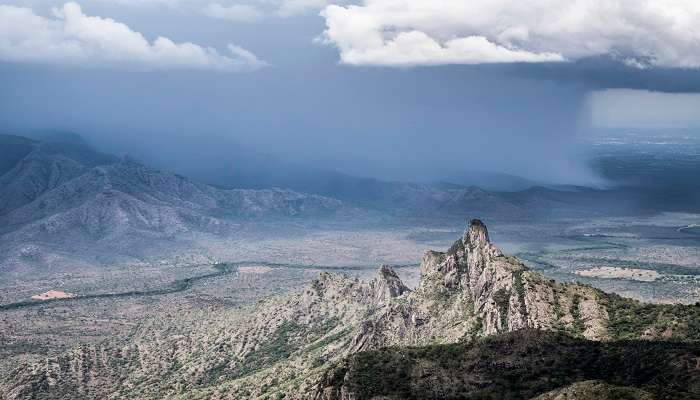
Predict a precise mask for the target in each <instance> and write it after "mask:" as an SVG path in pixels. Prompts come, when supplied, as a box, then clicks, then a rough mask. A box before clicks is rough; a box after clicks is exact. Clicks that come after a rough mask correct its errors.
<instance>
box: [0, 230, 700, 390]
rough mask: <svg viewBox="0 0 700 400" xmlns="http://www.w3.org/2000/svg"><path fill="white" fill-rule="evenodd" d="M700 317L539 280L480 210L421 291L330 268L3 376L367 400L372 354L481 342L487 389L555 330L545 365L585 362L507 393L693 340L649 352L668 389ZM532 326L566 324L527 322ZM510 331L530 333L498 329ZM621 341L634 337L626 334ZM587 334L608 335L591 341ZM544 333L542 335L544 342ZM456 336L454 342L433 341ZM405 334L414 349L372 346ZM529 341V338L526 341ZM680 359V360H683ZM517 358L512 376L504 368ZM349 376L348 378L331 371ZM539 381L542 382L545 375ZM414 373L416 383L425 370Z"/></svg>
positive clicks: (50, 383) (681, 377)
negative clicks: (274, 291) (260, 295)
mask: <svg viewBox="0 0 700 400" xmlns="http://www.w3.org/2000/svg"><path fill="white" fill-rule="evenodd" d="M699 323H700V307H697V306H683V305H651V304H642V303H639V302H636V301H633V300H628V299H623V298H620V297H618V296H614V295H609V294H606V293H604V292H601V291H599V290H596V289H594V288H592V287H589V286H583V285H577V284H559V283H556V282H554V281H551V280H548V279H545V278H544V277H542V276H541V275H539V274H538V273H536V272H534V271H532V270H530V269H529V268H528V267H527V266H525V265H524V264H522V263H521V262H520V261H519V260H517V259H516V258H514V257H509V256H506V255H504V254H503V253H502V252H501V251H500V250H499V249H498V248H496V247H495V246H494V245H493V244H492V243H491V242H490V241H489V236H488V231H487V229H486V227H485V225H484V224H483V223H481V222H480V221H478V220H474V221H472V222H471V223H470V225H469V226H468V228H467V230H466V231H465V233H464V235H463V237H462V238H460V239H458V240H457V241H456V242H455V244H454V245H453V246H452V248H451V249H450V250H449V251H447V252H445V253H439V252H428V253H426V255H425V256H424V258H423V260H422V263H421V280H420V283H419V285H418V287H416V288H415V289H410V288H408V287H406V286H405V285H404V284H403V283H402V282H401V280H400V279H399V277H398V276H397V275H396V273H395V272H394V271H393V270H392V269H391V268H389V267H386V266H384V267H381V268H380V269H379V270H378V273H377V276H376V277H375V278H374V279H373V280H372V281H369V282H365V281H361V280H358V279H356V278H350V277H347V276H343V275H337V274H329V273H325V272H324V273H321V274H320V276H319V277H318V279H316V280H315V281H314V282H312V283H311V285H309V286H308V287H307V289H306V290H304V291H303V292H301V293H296V294H291V295H288V296H284V297H275V298H271V299H269V300H267V301H264V302H261V303H259V304H257V305H256V306H253V307H250V308H247V309H245V310H243V311H242V312H241V311H238V310H223V311H219V312H217V313H213V314H211V313H206V312H201V313H196V312H195V314H193V315H188V316H187V318H184V316H180V317H177V316H171V317H169V318H161V319H155V320H152V321H151V322H149V323H147V324H144V325H143V326H141V327H140V328H139V329H138V330H137V331H136V332H135V333H134V335H133V337H132V338H131V341H130V344H129V345H127V346H124V347H119V348H114V347H110V346H109V344H104V345H102V346H94V345H93V346H88V345H85V346H81V347H79V348H76V349H75V350H74V351H72V352H70V353H67V354H64V355H62V356H59V357H52V358H49V359H47V360H46V362H43V363H38V364H25V365H22V366H19V367H18V368H17V370H16V371H15V373H14V374H12V376H10V377H7V378H6V379H5V380H4V381H3V382H2V384H1V385H0V387H2V388H4V393H5V395H6V397H7V398H8V399H17V398H25V397H26V396H30V395H31V396H34V397H33V398H53V399H68V398H71V399H74V398H84V399H92V398H141V399H156V398H164V397H167V398H182V399H185V398H187V399H239V398H257V397H262V398H287V399H308V398H313V397H314V396H327V398H358V399H359V398H369V397H364V396H363V395H361V393H358V394H357V396H358V397H352V396H350V397H343V396H340V397H337V396H336V394H334V393H338V391H340V393H343V388H342V385H343V383H341V382H346V381H347V383H348V384H350V385H354V384H355V383H357V384H358V385H360V386H362V384H361V382H362V380H361V379H364V378H362V377H367V376H368V375H369V376H374V377H372V378H371V379H376V380H379V381H382V380H386V379H390V378H389V377H383V376H382V375H381V374H380V375H376V374H375V372H376V371H377V370H378V368H379V371H380V372H381V371H382V370H381V368H383V367H381V366H378V365H375V364H374V360H375V358H373V357H374V356H372V354H380V355H381V354H388V356H387V357H388V358H387V360H389V361H390V362H392V363H400V362H403V361H401V360H404V361H405V360H408V359H407V358H405V357H403V356H402V354H411V357H416V359H421V360H422V359H423V358H425V359H426V362H433V361H435V360H433V361H431V359H430V357H433V355H437V356H439V355H440V354H444V353H445V352H448V353H449V352H454V351H456V350H455V349H466V350H465V351H466V353H465V354H466V355H464V357H465V358H454V357H450V358H451V359H454V362H457V363H459V365H457V367H459V368H471V367H469V365H471V364H469V363H473V362H477V361H475V360H474V359H473V358H472V357H471V356H468V355H469V354H471V355H473V356H474V357H477V358H479V359H481V358H480V357H482V356H481V354H484V357H487V358H488V357H490V359H491V360H492V361H489V362H488V363H487V364H486V365H487V366H488V365H492V366H494V367H493V368H495V369H493V368H492V367H489V368H492V369H490V370H486V371H485V372H479V371H481V370H477V371H476V372H474V373H475V374H476V375H474V376H475V377H476V378H475V379H476V381H475V382H472V383H469V382H466V383H465V385H466V386H464V388H469V387H472V386H469V385H482V386H483V387H492V388H494V390H496V391H495V392H493V393H502V392H499V391H498V390H500V389H498V386H497V385H496V386H494V385H495V382H500V381H502V379H506V380H507V379H521V378H518V376H520V375H518V374H522V373H523V371H529V369H528V366H527V363H523V364H517V368H515V369H511V368H510V367H508V368H505V367H504V368H505V369H504V368H501V367H500V366H501V365H505V366H508V365H509V364H508V362H510V361H508V359H507V357H506V356H507V355H508V354H516V353H512V352H513V351H515V350H517V349H518V348H519V347H518V346H521V347H522V348H523V349H524V350H523V352H525V354H524V355H527V354H532V357H533V359H537V354H541V353H542V352H543V351H546V350H547V349H548V347H547V346H548V345H547V343H549V342H550V341H551V342H553V346H554V347H552V348H551V349H550V350H552V349H554V348H558V349H560V352H559V353H552V355H551V357H552V363H554V364H551V363H549V362H548V361H547V360H546V359H545V360H544V361H541V360H540V361H538V362H544V363H545V364H544V365H545V366H548V365H550V364H551V365H552V366H556V365H559V364H557V363H566V360H568V359H570V358H571V357H574V358H576V357H579V358H580V359H581V360H588V361H589V362H590V363H591V364H588V366H585V365H584V366H583V367H581V368H583V369H577V368H579V367H578V366H576V365H574V366H571V368H569V369H561V370H559V369H557V368H552V369H551V371H552V372H551V373H548V372H547V371H546V369H537V370H534V371H539V372H537V373H539V374H541V376H540V375H536V376H530V377H529V378H527V379H526V378H522V380H523V382H522V384H523V385H524V386H523V388H531V389H528V390H530V392H527V391H525V389H523V392H522V393H523V394H522V395H520V396H514V397H513V398H524V397H523V396H524V395H525V394H528V395H533V396H534V395H538V394H544V393H545V392H546V391H549V390H553V389H556V388H557V387H558V386H557V385H561V386H563V385H565V384H568V383H574V382H577V381H583V380H591V379H600V378H601V377H600V376H599V375H596V374H594V373H590V372H591V371H595V370H598V369H599V367H598V366H605V368H606V369H605V370H606V371H608V370H609V371H612V370H615V369H621V370H624V368H625V367H626V366H627V365H628V364H629V363H630V362H632V361H630V359H629V358H630V357H632V355H635V352H637V351H638V350H639V348H640V347H645V345H644V344H640V343H642V342H639V340H661V339H663V340H668V339H671V340H673V341H676V342H687V344H678V343H677V344H663V343H660V344H653V345H652V346H649V347H646V348H647V351H648V352H649V357H650V358H649V360H650V361H649V362H650V363H651V361H652V360H653V362H654V363H657V361H658V362H659V363H661V364H658V365H661V366H663V365H666V364H663V363H670V364H669V365H674V368H679V369H678V374H675V373H673V374H671V375H672V376H671V377H670V378H669V380H668V381H667V380H666V379H665V378H663V379H662V378H659V379H662V382H659V385H661V387H662V389H658V388H651V389H650V390H652V389H653V390H652V391H656V390H657V389H658V390H665V389H663V388H665V387H667V386H668V385H670V386H669V387H671V389H673V390H676V389H674V388H676V386H677V385H681V384H683V383H684V382H686V383H687V382H690V383H692V385H691V386H687V387H688V389H687V390H693V392H692V393H693V394H697V393H698V392H697V383H696V382H697V380H698V370H697V367H696V366H695V364H693V361H692V360H694V359H696V358H697V353H698V345H697V343H698V340H700V336H699V335H700V326H698V324H699ZM532 329H537V330H540V331H542V332H555V333H558V334H557V335H550V334H545V333H527V332H528V331H529V330H532ZM515 331H522V332H524V333H522V334H515V335H510V336H503V337H499V336H498V335H502V334H504V333H508V332H515ZM533 335H534V336H533ZM533 337H534V338H536V340H534V339H533V340H531V338H533ZM483 338H492V339H487V340H486V341H484V339H483ZM519 338H521V339H519ZM537 338H539V339H537ZM623 339H624V340H629V341H631V342H619V341H620V340H623ZM591 340H592V341H596V342H604V343H610V344H609V345H608V344H591V342H590V341H591ZM460 343H475V345H474V346H476V347H459V346H466V345H462V344H460ZM518 343H519V344H518ZM537 343H544V345H543V346H544V347H539V348H537V346H538V344H537ZM643 343H647V342H643ZM650 343H654V342H650ZM450 344H455V345H454V346H452V347H449V346H448V347H444V348H443V347H439V346H438V347H425V346H435V345H450ZM397 346H400V347H402V348H403V347H407V346H408V347H411V348H415V347H420V348H418V349H416V350H410V349H408V350H403V349H401V348H399V349H396V350H391V349H390V350H387V351H388V353H381V352H380V353H376V352H375V353H371V351H374V350H377V349H382V348H387V347H392V348H396V347H397ZM528 346H535V347H534V348H532V349H531V350H532V353H528V352H529V351H530V350H529V349H530V347H528ZM606 346H607V347H606ZM654 346H655V347H654ZM501 347H502V348H501ZM431 348H432V349H434V350H431ZM469 349H471V350H469ZM489 349H490V350H489ZM509 349H510V350H509ZM582 349H583V350H582ZM654 349H656V350H654ZM487 350H488V351H487ZM584 350H585V351H584ZM368 351H369V352H370V353H364V352H368ZM461 351H462V350H459V352H461ZM404 352H408V353H404ZM470 352H471V353H470ZM538 352H539V353H538ZM393 354H396V355H393ZM517 354H520V353H517ZM635 356H636V355H635ZM347 357H351V358H349V359H348V358H347ZM357 357H359V358H357ZM362 357H369V361H372V362H367V363H365V364H362V365H363V366H364V365H366V366H367V368H369V369H362V368H360V369H352V368H350V367H347V366H348V365H350V366H352V365H356V364H353V363H356V362H359V361H357V360H367V358H362ZM382 357H383V356H382ZM694 357H695V358H694ZM440 359H442V358H440ZM525 359H527V358H525ZM343 360H345V361H343ZM380 360H383V358H380ZM392 360H393V361H392ZM397 360H398V361H397ZM462 360H463V361H464V363H465V364H463V365H462ZM537 360H539V359H537ZM678 360H681V361H683V360H685V361H683V362H685V364H680V365H681V366H680V367H679V366H678V365H679V364H678ZM555 361H556V362H555ZM686 361H687V362H686ZM435 362H437V361H435ZM348 363H349V364H348ZM363 363H364V361H363ZM382 365H384V364H383V361H382ZM479 365H481V364H479ZM643 365H646V364H643ZM682 365H685V367H683V366H682ZM344 366H345V367H344ZM409 366H410V363H406V364H405V365H403V364H402V365H398V364H397V366H396V368H395V369H393V368H392V369H391V370H392V371H394V370H395V371H399V372H400V371H402V370H403V371H404V372H405V373H406V376H407V377H408V376H410V375H411V374H413V373H416V371H413V370H410V367H409ZM584 367H585V368H584ZM349 368H350V369H349ZM363 368H364V367H363ZM436 368H438V369H440V368H444V366H440V365H438V366H437V367H436ZM459 368H457V369H455V371H459ZM480 368H481V367H480ZM586 368H588V369H586ZM600 368H602V367H600ZM649 368H651V367H649ZM451 369H452V367H450V370H451ZM511 370H512V372H513V374H510V373H509V372H507V371H511ZM338 371H339V372H338ZM353 371H355V372H357V373H356V374H355V372H353ZM489 371H491V372H489ZM644 371H651V370H647V369H643V370H640V371H637V372H634V371H633V373H631V375H629V376H627V375H625V376H620V377H619V379H617V378H615V379H612V378H611V379H612V380H610V381H609V382H608V381H606V382H608V383H611V384H614V385H621V386H629V385H631V386H634V387H638V386H640V385H641V383H640V382H641V380H642V379H644V377H646V376H647V375H644V374H645V373H646V372H644ZM487 372H488V373H487ZM455 373H457V372H455ZM353 374H354V375H353ZM489 374H491V375H489ZM493 374H496V375H493ZM509 374H510V375H509ZM551 374H555V375H551ZM556 374H559V375H562V376H559V375H556ZM635 374H636V375H635ZM346 375H347V376H348V378H347V380H346V379H345V378H342V379H341V380H338V379H339V378H338V379H336V378H333V377H337V376H346ZM438 376H439V375H438ZM432 377H434V376H433V375H431V374H428V375H425V376H424V378H425V379H428V381H426V383H425V385H424V386H425V390H431V391H435V390H447V388H446V387H444V385H446V384H447V382H448V381H445V382H441V381H439V380H438V381H434V380H433V378H432ZM477 378H478V379H477ZM555 378H556V379H555ZM528 379H535V381H528ZM540 379H543V380H545V381H546V382H548V383H546V384H544V383H542V384H538V383H537V382H536V381H537V380H540ZM320 382H322V384H321V386H319V383H320ZM353 382H355V383H353ZM431 382H432V383H431ZM479 382H481V383H479ZM693 382H695V383H693ZM416 384H417V385H419V386H420V385H422V383H421V381H420V380H418V381H417V383H416ZM467 384H468V385H467ZM402 385H404V386H400V387H406V386H405V385H406V383H403V384H402ZM664 385H666V386H664ZM693 385H695V386H693ZM657 386H658V385H657ZM383 387H384V386H381V385H380V386H379V389H378V390H380V391H382V390H384V389H383ZM516 387H517V386H516ZM353 388H354V386H353V387H350V388H348V389H347V390H351V391H352V390H355V389H353ZM497 389H498V390H497ZM671 389H669V390H671ZM347 390H346V391H347ZM411 390H413V389H411ZM421 390H423V389H421ZM572 390H573V389H572ZM611 390H612V389H611ZM644 390H646V389H644ZM76 393H77V394H76ZM362 393H364V392H362ZM503 393H505V392H503ZM669 393H672V391H671V392H669ZM384 394H386V395H392V393H388V392H387V393H384ZM394 395H395V393H394ZM42 396H43V397H42Z"/></svg>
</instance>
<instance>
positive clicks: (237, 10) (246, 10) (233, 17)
mask: <svg viewBox="0 0 700 400" xmlns="http://www.w3.org/2000/svg"><path fill="white" fill-rule="evenodd" d="M202 13H203V14H204V15H206V16H208V17H211V18H221V19H227V20H230V21H242V22H250V21H257V20H259V19H261V18H263V17H264V16H265V14H264V13H263V12H262V11H261V10H260V9H258V8H256V7H253V6H250V5H247V4H234V5H230V6H224V5H221V4H219V3H212V4H209V5H207V6H206V7H204V8H203V9H202Z"/></svg>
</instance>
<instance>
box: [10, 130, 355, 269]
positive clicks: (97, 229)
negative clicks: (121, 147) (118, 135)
mask: <svg viewBox="0 0 700 400" xmlns="http://www.w3.org/2000/svg"><path fill="white" fill-rule="evenodd" d="M0 145H1V147H2V149H3V151H2V152H1V154H2V156H1V157H0V159H2V161H1V162H0V166H1V167H2V169H1V170H0V174H1V175H0V243H2V244H1V245H0V247H2V250H3V254H4V255H5V257H4V260H0V261H4V264H5V265H13V264H22V263H37V264H42V263H44V264H45V263H48V262H50V259H52V258H55V257H54V256H52V254H57V253H73V254H78V255H85V256H89V255H90V254H91V253H92V254H103V255H109V254H116V255H124V254H130V255H133V256H136V257H138V256H141V255H143V254H144V253H143V252H145V251H147V250H148V249H149V248H154V247H155V248H157V247H158V246H157V245H158V243H167V242H169V241H172V240H176V239H178V238H179V237H182V236H184V235H187V234H191V233H197V232H203V233H211V234H216V235H227V234H231V233H232V232H235V231H236V229H237V228H238V226H239V225H240V223H241V221H246V220H251V219H261V218H287V217H314V216H327V215H331V214H333V213H336V212H340V211H342V210H348V209H349V208H348V207H346V206H345V205H344V204H343V203H342V202H341V201H338V200H336V199H331V198H328V197H323V196H318V195H310V194H302V193H298V192H294V191H292V190H285V189H277V188H272V189H265V190H243V189H221V188H216V187H214V186H211V185H206V184H202V183H197V182H193V181H191V180H189V179H187V178H185V177H182V176H179V175H176V174H172V173H168V172H164V171H158V170H154V169H152V168H149V167H147V166H145V165H143V164H140V163H138V162H135V161H133V160H131V159H129V158H118V157H115V156H112V155H107V154H102V153H100V152H98V151H95V150H94V149H92V148H91V147H90V146H88V145H87V144H85V143H83V142H79V141H78V142H39V141H34V140H31V139H27V138H23V137H16V136H9V135H5V136H0ZM23 260H24V261H23Z"/></svg>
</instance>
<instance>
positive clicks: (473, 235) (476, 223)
mask: <svg viewBox="0 0 700 400" xmlns="http://www.w3.org/2000/svg"><path fill="white" fill-rule="evenodd" d="M462 240H463V241H464V246H465V247H471V248H476V247H486V246H487V245H489V244H490V243H491V241H490V240H489V231H488V229H486V225H485V224H484V223H483V222H481V220H479V219H473V220H471V221H469V226H467V229H465V231H464V236H463V239H462Z"/></svg>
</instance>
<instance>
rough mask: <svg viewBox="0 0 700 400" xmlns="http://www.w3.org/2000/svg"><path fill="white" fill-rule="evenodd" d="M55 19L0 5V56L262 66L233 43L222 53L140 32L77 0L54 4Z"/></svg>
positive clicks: (142, 65) (139, 64)
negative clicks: (85, 9)
mask: <svg viewBox="0 0 700 400" xmlns="http://www.w3.org/2000/svg"><path fill="white" fill-rule="evenodd" d="M54 17H55V18H45V17H42V16H39V15H36V14H34V12H33V11H32V10H31V9H29V8H24V7H13V6H4V5H0V60H4V61H13V62H31V63H42V64H63V65H79V66H87V67H95V66H103V67H104V66H106V67H114V68H136V69H194V70H215V71H239V70H246V69H253V68H257V67H260V66H262V65H264V62H263V61H260V60H259V59H258V58H257V57H255V55H253V54H252V53H250V52H249V51H247V50H245V49H242V48H240V47H238V46H235V45H229V47H228V50H229V51H228V53H226V54H223V53H219V52H218V51H217V50H216V49H213V48H211V47H203V46H199V45H196V44H194V43H189V42H184V43H175V42H173V41H172V40H170V39H168V38H165V37H158V38H157V39H155V40H154V41H153V42H152V43H151V42H149V41H148V40H147V39H146V38H145V37H144V36H143V35H142V34H141V33H139V32H135V31H133V30H131V28H129V27H128V26H127V25H125V24H123V23H119V22H116V21H114V20H112V19H110V18H101V17H91V16H87V15H85V14H83V12H82V10H81V8H80V6H79V5H78V4H77V3H74V2H69V3H66V4H65V5H63V7H61V8H57V9H54Z"/></svg>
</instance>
